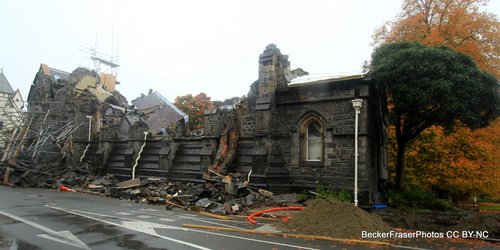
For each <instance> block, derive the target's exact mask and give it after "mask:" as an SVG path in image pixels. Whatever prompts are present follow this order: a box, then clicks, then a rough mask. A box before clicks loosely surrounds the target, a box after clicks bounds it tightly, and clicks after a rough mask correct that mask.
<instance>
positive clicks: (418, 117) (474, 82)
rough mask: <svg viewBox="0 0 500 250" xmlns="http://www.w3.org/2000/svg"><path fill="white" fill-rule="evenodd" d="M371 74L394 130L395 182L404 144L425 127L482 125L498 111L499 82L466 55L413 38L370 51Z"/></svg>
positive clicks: (399, 173) (401, 172) (400, 176)
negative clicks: (387, 109)
mask: <svg viewBox="0 0 500 250" xmlns="http://www.w3.org/2000/svg"><path fill="white" fill-rule="evenodd" d="M371 67H372V69H371V73H370V74H371V76H372V78H373V79H374V80H375V81H377V82H378V83H379V84H381V86H382V87H383V88H382V89H384V90H385V92H386V95H387V98H388V99H387V100H388V108H389V119H390V122H391V123H392V124H393V125H394V126H395V129H396V140H397V147H398V150H397V161H396V185H397V186H398V187H400V188H402V187H403V185H404V173H405V171H404V170H405V169H404V167H405V164H404V162H405V161H404V160H405V157H404V156H405V149H406V146H407V145H408V143H409V142H411V141H412V140H413V139H415V137H417V136H418V135H419V134H420V133H421V132H422V131H424V130H425V129H426V128H429V127H430V126H432V125H440V126H443V127H445V128H448V129H451V128H453V127H454V125H456V124H457V123H461V124H463V125H465V126H467V127H469V128H473V129H474V128H480V127H485V126H487V125H488V124H489V123H490V122H492V121H493V120H494V119H495V118H496V117H497V116H498V114H499V107H500V97H499V92H498V86H499V85H498V81H497V80H496V79H495V77H494V76H492V75H490V74H488V73H484V72H482V71H481V70H479V69H478V67H477V66H476V64H475V62H474V61H473V60H472V59H471V58H470V57H469V56H467V55H464V54H461V53H458V52H455V51H452V50H451V49H449V48H447V47H444V46H438V47H427V46H424V45H421V44H419V43H416V42H396V43H389V44H385V45H382V46H381V47H379V48H378V49H376V50H375V52H374V53H373V55H372V64H371Z"/></svg>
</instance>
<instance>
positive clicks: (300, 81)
mask: <svg viewBox="0 0 500 250" xmlns="http://www.w3.org/2000/svg"><path fill="white" fill-rule="evenodd" d="M364 77H365V73H362V72H345V73H336V74H318V75H305V76H301V77H297V78H294V79H292V81H291V82H290V83H288V87H299V86H305V85H313V84H320V83H327V82H339V81H345V80H354V79H362V78H364Z"/></svg>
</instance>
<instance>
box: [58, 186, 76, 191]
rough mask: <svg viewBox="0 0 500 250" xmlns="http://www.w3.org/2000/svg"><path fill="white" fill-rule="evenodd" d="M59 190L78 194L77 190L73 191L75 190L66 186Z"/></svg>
mask: <svg viewBox="0 0 500 250" xmlns="http://www.w3.org/2000/svg"><path fill="white" fill-rule="evenodd" d="M59 190H61V191H65V192H76V191H75V190H73V189H71V188H69V187H66V186H64V185H61V186H59Z"/></svg>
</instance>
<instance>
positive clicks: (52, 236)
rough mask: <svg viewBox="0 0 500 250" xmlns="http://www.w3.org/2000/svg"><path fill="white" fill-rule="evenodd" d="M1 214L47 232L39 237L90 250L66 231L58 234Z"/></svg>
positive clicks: (13, 216)
mask: <svg viewBox="0 0 500 250" xmlns="http://www.w3.org/2000/svg"><path fill="white" fill-rule="evenodd" d="M0 214H1V215H3V216H7V217H10V218H12V219H14V220H17V221H20V222H22V223H24V224H28V225H30V226H32V227H34V228H36V229H39V230H42V231H44V232H46V233H45V234H39V235H37V236H38V237H41V238H45V239H48V240H53V241H57V242H60V243H63V244H68V245H70V246H74V247H78V248H82V249H90V247H88V246H87V245H86V244H85V243H83V242H82V241H81V240H80V239H78V238H77V237H76V236H74V235H73V234H72V233H71V232H70V231H68V230H64V231H59V232H56V231H54V230H52V229H50V228H48V227H45V226H42V225H40V224H37V223H35V222H32V221H29V220H26V219H23V218H21V217H18V216H15V215H13V214H9V213H6V212H3V211H0Z"/></svg>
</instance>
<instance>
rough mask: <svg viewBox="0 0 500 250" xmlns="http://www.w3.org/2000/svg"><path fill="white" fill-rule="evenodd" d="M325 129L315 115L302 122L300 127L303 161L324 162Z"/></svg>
mask: <svg viewBox="0 0 500 250" xmlns="http://www.w3.org/2000/svg"><path fill="white" fill-rule="evenodd" d="M323 127H324V126H323V123H322V122H321V120H320V119H318V117H317V116H315V115H311V116H308V117H307V118H305V119H304V120H303V121H302V123H301V125H300V132H301V156H302V161H305V162H321V161H323V152H324V150H323V144H324V143H323V142H324V133H323Z"/></svg>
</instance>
